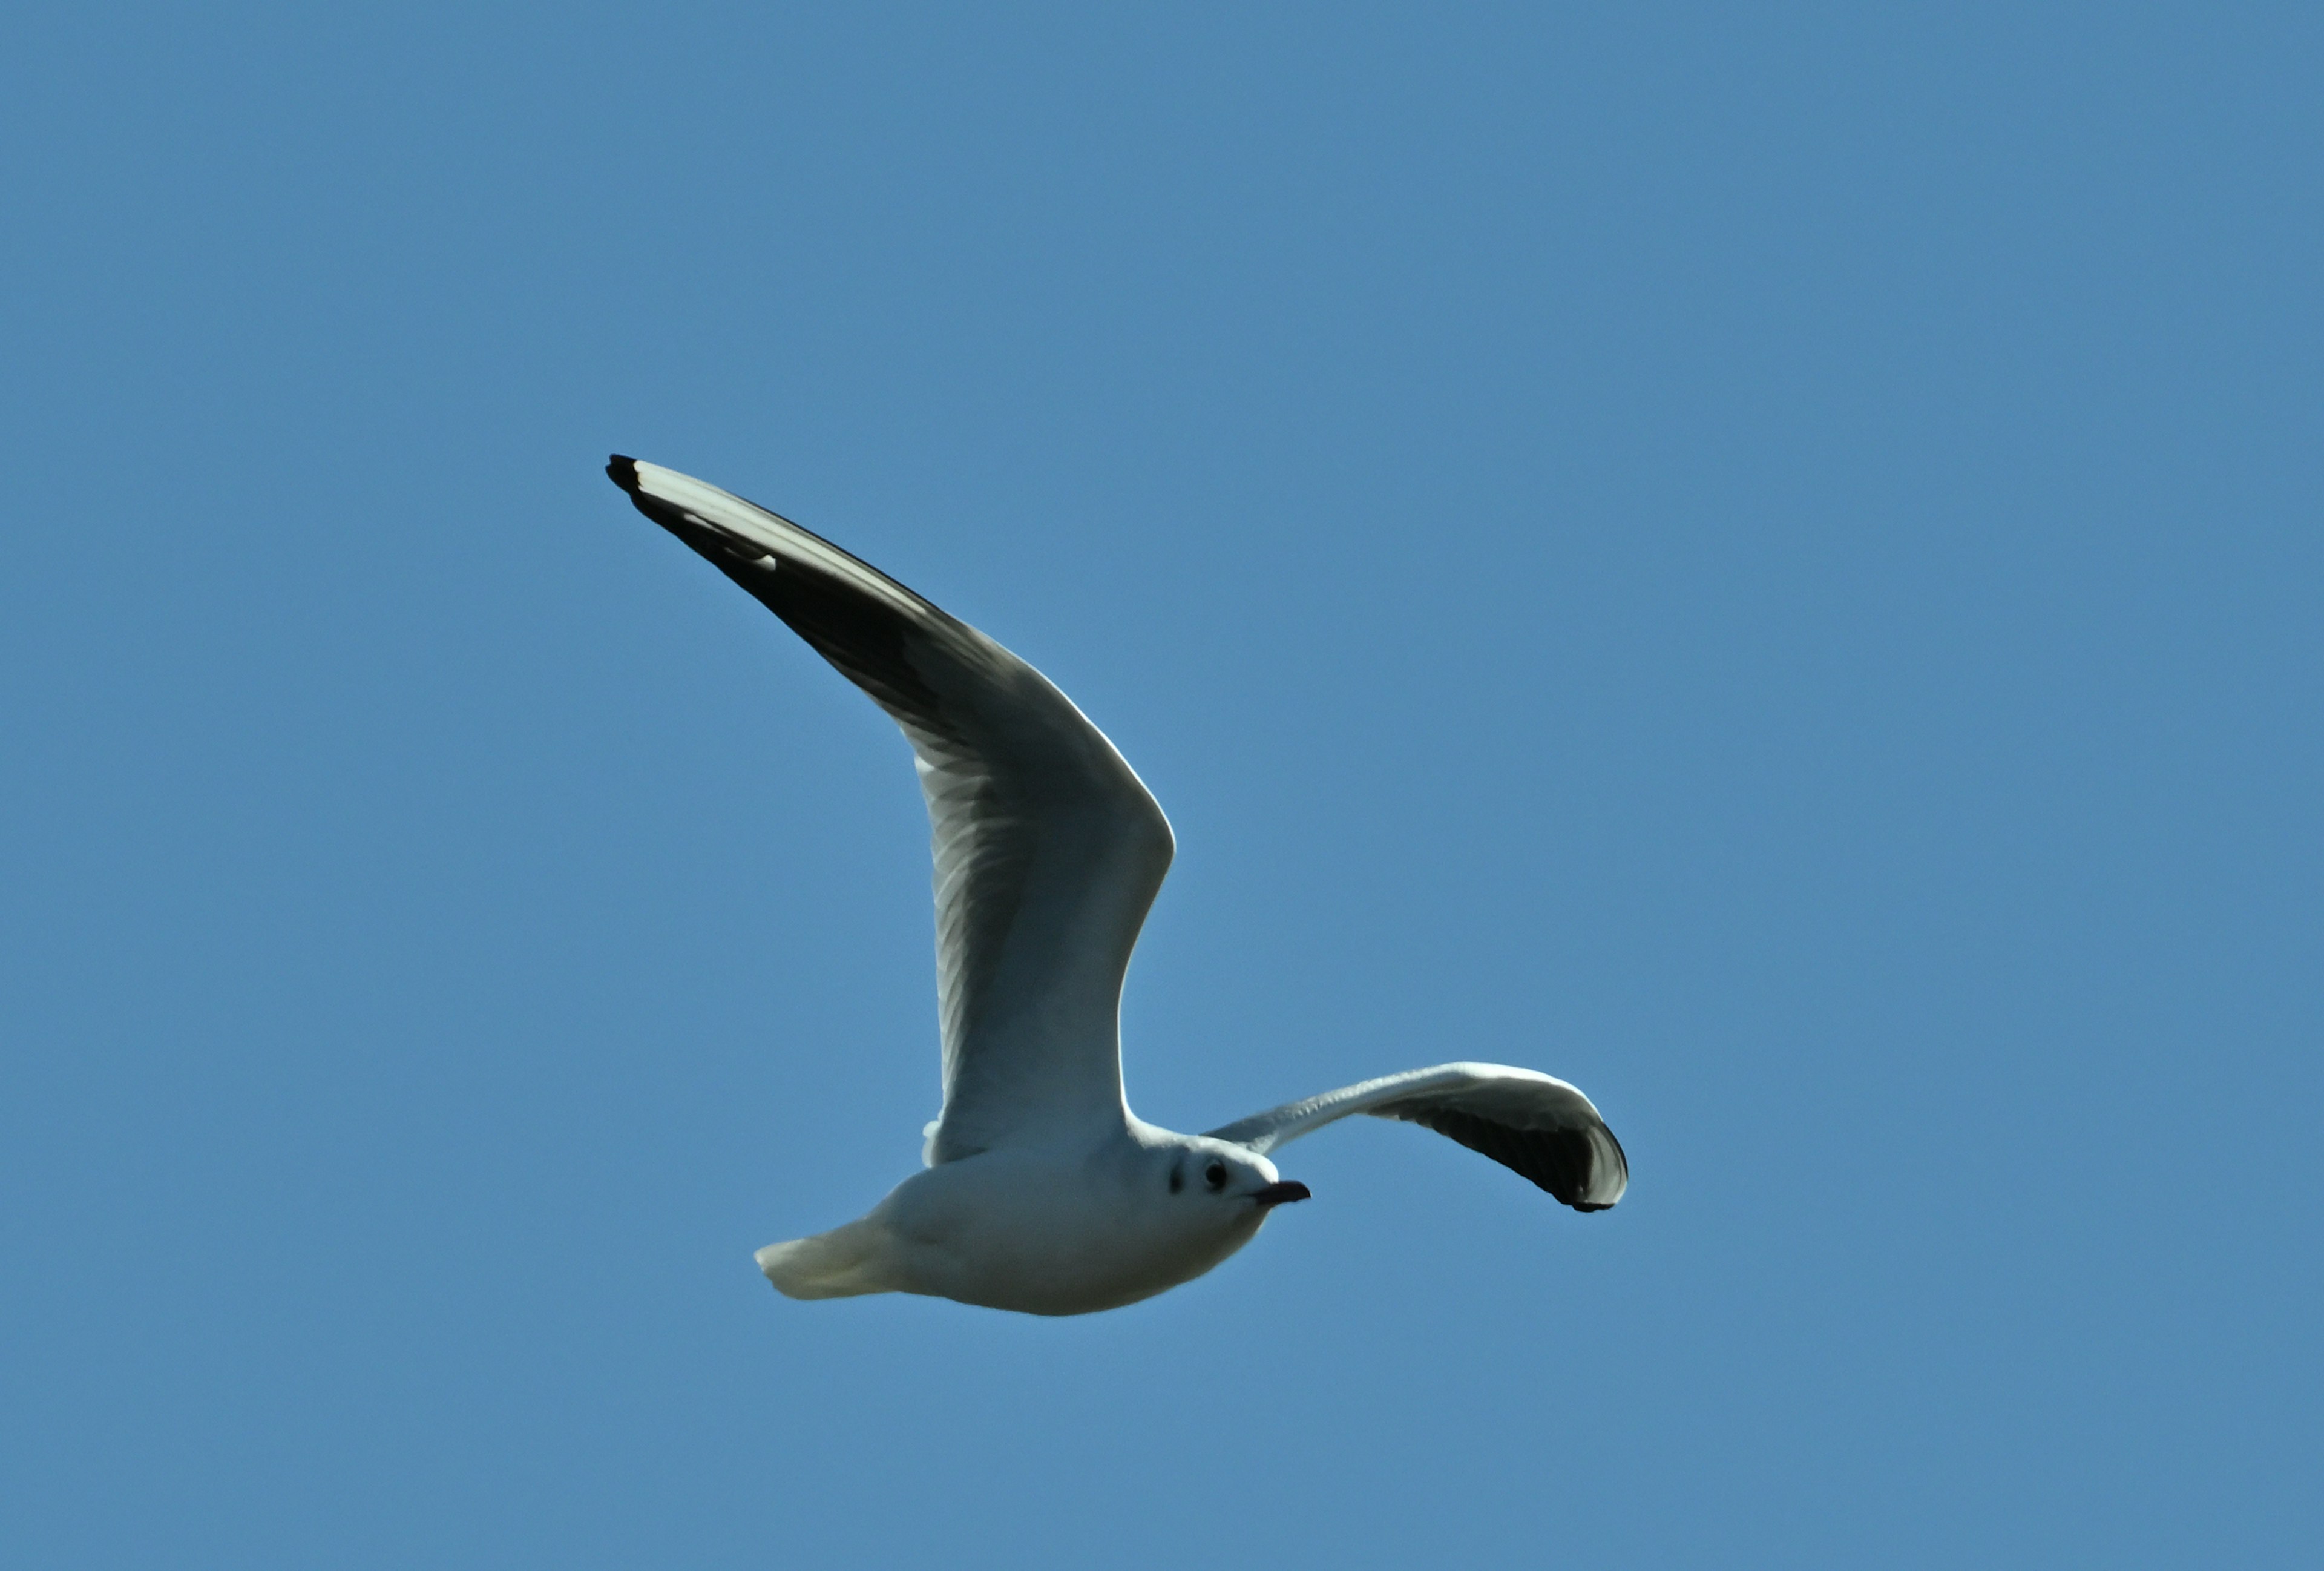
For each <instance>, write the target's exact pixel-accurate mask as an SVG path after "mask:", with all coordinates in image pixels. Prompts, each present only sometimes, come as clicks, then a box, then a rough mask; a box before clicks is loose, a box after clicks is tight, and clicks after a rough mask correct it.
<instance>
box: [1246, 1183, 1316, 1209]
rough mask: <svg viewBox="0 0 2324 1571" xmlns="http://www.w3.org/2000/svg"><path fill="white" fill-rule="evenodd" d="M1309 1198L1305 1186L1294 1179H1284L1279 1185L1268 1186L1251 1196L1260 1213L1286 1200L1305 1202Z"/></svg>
mask: <svg viewBox="0 0 2324 1571" xmlns="http://www.w3.org/2000/svg"><path fill="white" fill-rule="evenodd" d="M1251 1198H1252V1199H1253V1200H1255V1201H1257V1202H1258V1203H1259V1209H1260V1210H1261V1211H1266V1210H1270V1209H1272V1208H1273V1207H1275V1206H1280V1205H1282V1204H1283V1203H1284V1202H1286V1201H1287V1200H1305V1199H1307V1198H1309V1195H1308V1193H1307V1186H1306V1185H1305V1184H1303V1183H1301V1182H1300V1181H1299V1180H1298V1179H1296V1178H1286V1179H1284V1180H1283V1181H1282V1182H1281V1183H1279V1184H1269V1185H1268V1187H1266V1188H1264V1189H1260V1190H1257V1191H1255V1192H1254V1193H1253V1194H1252V1195H1251Z"/></svg>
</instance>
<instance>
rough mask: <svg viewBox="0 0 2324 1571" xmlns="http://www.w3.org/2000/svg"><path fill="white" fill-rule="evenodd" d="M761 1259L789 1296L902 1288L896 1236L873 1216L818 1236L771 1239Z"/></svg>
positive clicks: (850, 1295) (841, 1295)
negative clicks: (895, 1265)
mask: <svg viewBox="0 0 2324 1571" xmlns="http://www.w3.org/2000/svg"><path fill="white" fill-rule="evenodd" d="M757 1258H758V1261H759V1269H760V1270H761V1271H764V1272H765V1273H766V1276H767V1280H769V1281H770V1282H772V1283H774V1284H775V1288H776V1290H778V1291H779V1292H780V1293H782V1294H783V1295H784V1296H785V1297H786V1298H854V1297H856V1296H858V1295H859V1294H862V1293H892V1292H894V1291H896V1289H897V1285H898V1284H897V1281H896V1279H895V1272H894V1271H893V1269H892V1262H893V1261H894V1259H895V1247H894V1240H893V1238H892V1237H891V1236H890V1234H889V1232H888V1230H887V1229H886V1228H885V1227H883V1226H881V1224H879V1223H877V1222H874V1221H873V1220H872V1219H871V1218H870V1217H868V1216H866V1217H864V1218H862V1220H861V1221H857V1222H851V1223H849V1224H847V1225H846V1226H844V1227H835V1228H833V1229H832V1230H831V1231H830V1232H828V1233H818V1234H816V1235H815V1236H814V1237H812V1238H794V1239H792V1240H790V1241H789V1242H788V1243H770V1244H769V1245H767V1247H766V1248H764V1249H762V1250H761V1251H760V1252H759V1253H758V1257H757Z"/></svg>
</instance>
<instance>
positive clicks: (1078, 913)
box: [606, 457, 1173, 1162]
mask: <svg viewBox="0 0 2324 1571" xmlns="http://www.w3.org/2000/svg"><path fill="white" fill-rule="evenodd" d="M606 473H607V474H608V475H610V476H612V477H613V481H614V483H615V484H616V485H620V486H621V487H622V490H624V491H626V492H627V493H629V495H630V500H631V501H632V502H633V503H635V504H637V507H638V510H639V511H640V512H641V513H644V514H645V515H646V516H647V517H648V518H650V519H652V520H653V521H654V522H656V523H659V524H660V525H661V526H662V527H663V528H664V529H666V530H668V531H669V532H670V533H672V534H674V535H676V536H677V537H678V539H679V540H681V541H684V542H685V543H686V544H687V545H688V546H690V547H692V548H693V550H695V551H696V552H697V553H698V554H699V555H701V556H702V557H703V558H704V559H706V560H708V561H709V562H710V563H711V564H712V565H713V566H714V567H715V568H718V570H719V571H721V572H722V573H724V574H725V575H726V576H727V577H728V578H732V579H733V581H734V582H735V583H736V584H738V585H740V586H741V587H742V588H743V589H745V590H747V591H749V592H750V594H751V595H752V596H754V597H755V598H757V599H758V600H759V602H760V603H761V605H765V606H766V607H767V608H768V609H769V610H770V611H772V612H773V613H774V614H775V615H777V616H779V617H781V618H782V620H783V621H784V622H785V623H786V624H788V625H789V627H790V628H791V630H792V631H793V632H795V633H798V635H799V636H800V637H801V638H802V639H804V640H805V641H806V642H807V643H808V644H809V645H810V646H811V647H812V648H813V649H814V650H815V651H816V653H818V654H820V655H822V656H823V657H824V659H825V660H826V661H830V662H831V664H832V665H833V666H835V668H837V670H839V672H840V674H842V675H843V676H844V677H846V678H847V679H848V680H850V681H852V682H853V683H854V684H855V685H856V686H857V687H859V688H862V689H863V691H864V692H865V693H866V694H868V695H870V697H871V700H872V701H873V702H874V703H876V704H878V705H879V706H880V707H881V708H882V709H884V710H886V711H887V712H888V715H889V716H890V718H892V719H893V720H894V721H895V722H896V724H897V725H898V726H899V727H900V728H901V729H902V731H903V733H904V735H905V738H906V739H907V740H908V742H910V744H911V745H912V753H913V757H914V762H915V763H916V765H917V766H918V772H919V777H920V787H921V792H922V794H923V795H924V796H925V797H926V799H927V808H928V821H929V831H930V846H931V850H932V853H933V855H934V858H935V864H936V867H935V888H936V991H937V999H938V1014H939V1017H940V1020H941V1022H942V1027H943V1038H944V1095H945V1102H944V1112H943V1114H942V1115H941V1117H940V1118H939V1119H938V1121H937V1123H936V1126H935V1129H934V1132H933V1133H932V1134H931V1136H930V1138H929V1141H928V1146H927V1152H928V1160H930V1161H932V1162H938V1161H947V1160H954V1159H957V1158H959V1157H963V1156H968V1155H973V1153H975V1152H976V1151H982V1150H986V1149H989V1148H990V1147H991V1146H993V1145H996V1144H1001V1143H1005V1142H1006V1141H1009V1140H1010V1139H1012V1138H1015V1137H1019V1136H1021V1135H1024V1134H1026V1133H1028V1132H1033V1131H1037V1130H1041V1129H1046V1128H1049V1127H1052V1126H1054V1125H1055V1124H1056V1123H1058V1122H1060V1121H1073V1120H1080V1119H1087V1118H1102V1117H1106V1116H1118V1115H1119V1114H1120V1109H1121V1106H1122V1097H1121V1058H1120V1030H1119V1021H1120V994H1121V982H1122V976H1123V974H1124V972H1125V970H1126V969H1127V967H1128V966H1129V963H1130V950H1131V948H1132V947H1134V946H1135V945H1136V943H1137V941H1138V933H1139V928H1140V927H1141V926H1142V925H1143V924H1144V922H1145V919H1146V911H1147V908H1148V906H1150V905H1151V904H1152V903H1153V901H1154V896H1155V893H1156V892H1157V890H1159V889H1160V888H1161V885H1162V879H1163V875H1164V874H1165V873H1167V871H1168V870H1169V866H1170V857H1171V853H1172V849H1173V846H1172V841H1171V836H1170V826H1169V822H1168V820H1167V819H1166V818H1164V817H1163V816H1162V809H1160V807H1158V806H1157V804H1156V803H1155V800H1154V798H1153V796H1152V795H1151V794H1150V793H1149V792H1148V790H1146V787H1145V785H1144V784H1143V783H1142V782H1141V781H1139V778H1138V776H1137V774H1136V773H1135V772H1133V771H1132V770H1131V769H1130V765H1129V764H1128V763H1127V762H1123V760H1122V757H1121V754H1120V753H1118V752H1116V751H1115V749H1114V746H1113V744H1111V742H1109V741H1107V740H1106V738H1105V735H1104V734H1103V733H1102V732H1101V731H1099V730H1098V728H1097V727H1096V726H1094V725H1091V724H1090V722H1089V720H1088V719H1087V718H1086V717H1085V716H1084V715H1083V714H1082V712H1081V711H1080V710H1079V709H1077V708H1075V707H1074V705H1073V701H1072V700H1071V699H1069V698H1066V697H1065V694H1063V693H1061V692H1059V691H1058V690H1057V688H1056V687H1055V686H1054V685H1052V684H1051V683H1050V682H1049V680H1048V679H1047V678H1045V677H1044V676H1042V675H1041V673H1040V672H1038V671H1037V670H1034V669H1033V668H1032V667H1031V666H1029V665H1027V664H1026V663H1025V662H1024V661H1021V660H1019V659H1018V658H1017V657H1016V656H1015V655H1013V654H1011V653H1010V652H1009V651H1007V650H1006V649H1003V648H1002V647H1001V645H1000V644H998V643H996V642H993V641H992V640H991V639H990V638H987V637H986V636H985V635H984V634H983V633H979V632H978V631H977V630H976V629H975V628H973V627H971V626H969V625H968V624H966V623H964V622H962V621H960V620H958V619H957V618H955V617H953V616H950V615H946V614H945V612H943V611H942V610H939V609H938V608H937V607H936V605H932V604H930V603H929V602H928V601H927V600H925V599H922V598H921V597H920V596H918V595H916V594H914V593H912V591H911V590H909V589H907V588H905V587H903V586H902V585H901V584H899V583H898V582H896V581H895V580H894V579H893V578H889V577H888V576H887V575H886V574H884V573H882V572H881V571H879V570H878V569H877V568H872V567H871V566H870V565H868V564H867V563H864V562H862V561H860V560H858V559H856V558H854V557H853V556H850V555H849V554H848V553H847V552H845V551H844V550H840V549H839V548H838V547H837V546H835V545H833V544H832V543H831V542H830V541H826V540H825V539H823V538H822V537H821V536H819V535H816V534H814V533H811V532H810V531H807V530H804V529H801V528H800V527H799V526H798V524H795V523H793V522H790V521H789V520H788V519H786V518H783V517H780V516H779V515H778V514H776V513H769V512H768V511H766V510H765V509H764V508H761V507H759V506H756V505H755V504H752V503H749V502H745V501H743V500H742V498H741V497H739V496H735V495H733V494H729V493H727V492H724V491H721V490H719V489H718V488H717V487H716V486H714V485H705V484H704V483H703V482H701V481H699V480H696V479H693V478H691V477H689V476H685V475H681V474H678V472H677V471H676V470H673V469H665V468H662V467H660V466H659V465H654V464H645V463H640V462H638V461H636V460H634V459H631V458H624V457H615V458H614V459H613V462H612V463H610V464H608V465H607V466H606Z"/></svg>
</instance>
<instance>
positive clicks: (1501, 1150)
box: [1211, 1064, 1630, 1211]
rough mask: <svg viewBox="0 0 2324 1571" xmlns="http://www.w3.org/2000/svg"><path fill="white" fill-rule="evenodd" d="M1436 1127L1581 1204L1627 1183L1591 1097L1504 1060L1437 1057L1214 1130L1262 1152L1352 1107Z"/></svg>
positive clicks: (1617, 1148)
mask: <svg viewBox="0 0 2324 1571" xmlns="http://www.w3.org/2000/svg"><path fill="white" fill-rule="evenodd" d="M1358 1113H1362V1114H1370V1115H1371V1116H1372V1117H1374V1118H1394V1119H1400V1120H1402V1121H1403V1122H1405V1123H1416V1124H1419V1125H1420V1126H1421V1127H1422V1128H1423V1129H1432V1130H1434V1131H1435V1132H1437V1133H1439V1134H1441V1135H1443V1136H1445V1137H1447V1138H1448V1139H1451V1140H1455V1141H1460V1142H1461V1143H1462V1145H1464V1146H1467V1147H1468V1148H1469V1149H1470V1150H1471V1151H1477V1152H1480V1154H1482V1155H1485V1156H1489V1157H1490V1158H1492V1159H1493V1160H1495V1161H1497V1162H1499V1163H1500V1164H1501V1165H1502V1166H1503V1167H1505V1168H1508V1169H1511V1170H1512V1171H1514V1172H1517V1173H1519V1174H1521V1175H1523V1176H1524V1177H1525V1178H1528V1179H1530V1180H1532V1181H1533V1182H1534V1183H1535V1185H1537V1186H1538V1187H1541V1188H1543V1189H1545V1190H1547V1191H1548V1192H1549V1193H1550V1194H1552V1195H1554V1196H1555V1197H1557V1198H1558V1199H1560V1200H1562V1201H1563V1202H1564V1203H1565V1204H1566V1205H1568V1206H1572V1207H1573V1208H1574V1209H1575V1210H1576V1211H1603V1210H1605V1209H1606V1208H1607V1207H1608V1206H1612V1205H1613V1204H1614V1203H1615V1202H1616V1201H1617V1200H1619V1199H1620V1198H1621V1197H1622V1192H1623V1191H1624V1190H1625V1189H1627V1188H1628V1187H1629V1184H1630V1167H1629V1160H1628V1158H1627V1157H1625V1156H1624V1155H1623V1154H1622V1142H1621V1141H1618V1140H1616V1139H1615V1138H1614V1132H1613V1131H1612V1130H1610V1129H1608V1128H1607V1127H1606V1121H1605V1120H1604V1119H1602V1118H1600V1116H1599V1115H1598V1109H1597V1108H1595V1107H1593V1106H1591V1103H1590V1098H1588V1097H1587V1096H1584V1095H1582V1093H1581V1092H1579V1091H1577V1090H1575V1089H1574V1088H1573V1087H1572V1086H1569V1085H1567V1084H1566V1083H1565V1082H1564V1081H1563V1080H1558V1079H1554V1078H1552V1077H1550V1076H1547V1075H1544V1074H1541V1073H1539V1072H1538V1071H1536V1070H1533V1069H1517V1068H1511V1067H1509V1066H1508V1065H1506V1064H1439V1065H1437V1066H1435V1067H1434V1068H1428V1069H1408V1070H1406V1071H1405V1072H1404V1073H1403V1074H1401V1075H1387V1076H1383V1077H1380V1078H1379V1079H1377V1080H1366V1081H1363V1082H1361V1083H1360V1084H1358V1085H1354V1086H1342V1087H1341V1088H1340V1089H1339V1090H1337V1091H1326V1092H1324V1093H1323V1095H1320V1096H1310V1097H1307V1098H1305V1100H1303V1101H1299V1102H1287V1103H1286V1104H1283V1105H1282V1106H1280V1107H1275V1108H1269V1109H1268V1111H1267V1112H1265V1113H1259V1114H1252V1115H1251V1116H1250V1117H1249V1118H1246V1119H1242V1120H1240V1121H1239V1122H1237V1123H1230V1124H1228V1125H1227V1126H1226V1127H1225V1128H1223V1129H1214V1130H1213V1131H1211V1138H1212V1139H1213V1140H1223V1141H1232V1142H1233V1143H1235V1144H1237V1145H1240V1146H1245V1147H1248V1148H1249V1149H1250V1150H1251V1151H1257V1152H1259V1154H1260V1155H1262V1156H1264V1155H1266V1154H1267V1153H1268V1152H1269V1151H1273V1150H1275V1148H1276V1147H1277V1146H1279V1145H1282V1144H1284V1143H1285V1142H1286V1141H1294V1140H1296V1139H1298V1138H1299V1137H1300V1136H1301V1135H1303V1134H1309V1133H1312V1132H1314V1131H1316V1130H1318V1129H1321V1128H1323V1126H1324V1125H1325V1124H1327V1123H1337V1122H1338V1121H1339V1120H1341V1119H1342V1118H1346V1117H1348V1116H1350V1115H1351V1114H1358Z"/></svg>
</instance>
